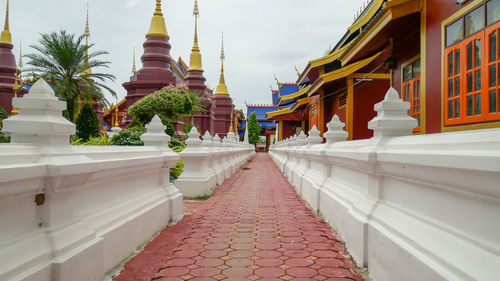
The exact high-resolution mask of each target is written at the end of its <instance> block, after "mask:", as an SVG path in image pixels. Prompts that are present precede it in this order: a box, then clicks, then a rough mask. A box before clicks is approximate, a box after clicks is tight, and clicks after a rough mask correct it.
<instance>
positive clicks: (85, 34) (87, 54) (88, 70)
mask: <svg viewBox="0 0 500 281" xmlns="http://www.w3.org/2000/svg"><path fill="white" fill-rule="evenodd" d="M83 35H84V36H85V47H87V49H86V50H85V62H84V64H85V73H91V72H92V71H91V70H90V68H89V50H88V48H89V38H90V28H89V2H87V19H86V22H85V31H84V32H83Z"/></svg>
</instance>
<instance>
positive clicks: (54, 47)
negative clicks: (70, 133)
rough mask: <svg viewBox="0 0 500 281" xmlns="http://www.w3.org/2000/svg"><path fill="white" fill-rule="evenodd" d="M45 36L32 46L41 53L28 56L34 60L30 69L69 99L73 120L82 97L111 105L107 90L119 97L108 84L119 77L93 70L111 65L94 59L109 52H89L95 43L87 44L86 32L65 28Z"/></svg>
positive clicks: (69, 111) (31, 60)
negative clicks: (105, 95)
mask: <svg viewBox="0 0 500 281" xmlns="http://www.w3.org/2000/svg"><path fill="white" fill-rule="evenodd" d="M41 36H42V38H41V39H40V40H39V42H38V43H39V45H32V46H30V47H31V48H33V49H35V50H36V51H37V52H38V53H32V54H27V55H26V57H27V58H29V59H30V61H28V64H30V65H32V68H30V69H27V71H32V72H34V73H36V74H38V75H40V76H42V77H44V78H45V79H47V80H52V81H53V82H54V85H55V89H56V92H57V93H58V95H59V96H61V97H62V98H63V99H65V100H66V103H67V108H66V109H67V112H68V116H69V118H70V120H71V121H73V120H74V117H75V108H76V107H77V106H78V104H79V103H80V101H81V100H85V101H89V100H98V101H99V102H100V103H101V104H103V105H109V102H108V101H107V100H106V98H105V97H104V94H103V90H107V91H108V92H109V93H111V95H112V96H113V97H115V98H116V93H115V92H114V91H113V90H112V89H111V88H109V87H108V86H106V85H105V84H104V82H106V81H107V80H110V81H114V80H115V76H113V75H112V74H108V73H97V72H93V71H90V70H92V69H94V68H96V67H109V64H110V62H108V61H100V60H96V59H94V58H96V57H98V56H101V55H105V54H108V52H106V51H96V52H92V53H88V51H89V49H90V48H91V47H93V46H94V45H93V44H90V45H88V46H87V45H85V44H84V38H85V37H84V35H82V36H80V37H76V36H75V35H74V34H68V33H66V31H64V30H61V31H60V32H59V33H57V32H52V33H48V34H47V33H45V34H41Z"/></svg>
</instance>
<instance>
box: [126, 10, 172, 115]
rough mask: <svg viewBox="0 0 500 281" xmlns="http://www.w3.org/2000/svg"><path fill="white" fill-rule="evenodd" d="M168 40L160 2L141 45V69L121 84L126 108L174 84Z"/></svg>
mask: <svg viewBox="0 0 500 281" xmlns="http://www.w3.org/2000/svg"><path fill="white" fill-rule="evenodd" d="M168 40H169V37H168V34H167V30H166V28H165V20H164V19H163V14H162V13H161V6H160V1H157V5H156V10H155V13H154V16H153V19H152V21H151V27H150V29H149V32H148V34H146V42H144V44H143V47H144V54H143V55H142V57H141V61H142V68H141V69H140V70H139V71H137V72H136V73H135V74H134V75H133V76H132V77H130V81H129V82H125V83H123V87H124V88H125V89H126V90H127V97H126V99H127V108H128V107H130V106H132V105H133V104H134V103H136V102H137V101H138V100H140V99H141V98H143V97H145V96H147V95H149V94H151V93H153V92H155V91H157V90H159V89H161V88H163V87H165V86H168V85H170V84H175V82H176V80H175V77H174V74H173V73H172V71H171V70H170V62H171V60H172V58H171V57H170V47H171V46H170V43H169V42H168ZM129 118H130V116H127V119H126V120H125V122H126V123H129V122H130V121H131V119H129Z"/></svg>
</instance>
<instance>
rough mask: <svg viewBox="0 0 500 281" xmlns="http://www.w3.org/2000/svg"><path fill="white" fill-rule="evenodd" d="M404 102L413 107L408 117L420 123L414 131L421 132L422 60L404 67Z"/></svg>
mask: <svg viewBox="0 0 500 281" xmlns="http://www.w3.org/2000/svg"><path fill="white" fill-rule="evenodd" d="M403 100H404V101H406V102H409V103H410V105H411V107H410V110H409V112H408V115H410V116H411V117H413V118H415V119H417V121H418V127H416V128H415V129H413V131H414V132H420V112H421V111H420V59H418V60H416V61H414V62H412V63H411V64H408V65H407V66H405V67H403Z"/></svg>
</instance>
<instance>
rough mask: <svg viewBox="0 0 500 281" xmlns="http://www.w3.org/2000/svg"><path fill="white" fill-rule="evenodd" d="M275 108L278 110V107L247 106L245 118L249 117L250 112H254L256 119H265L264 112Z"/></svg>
mask: <svg viewBox="0 0 500 281" xmlns="http://www.w3.org/2000/svg"><path fill="white" fill-rule="evenodd" d="M276 110H278V107H260V106H248V107H247V118H250V114H252V112H255V114H257V120H266V113H268V112H271V111H276Z"/></svg>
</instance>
